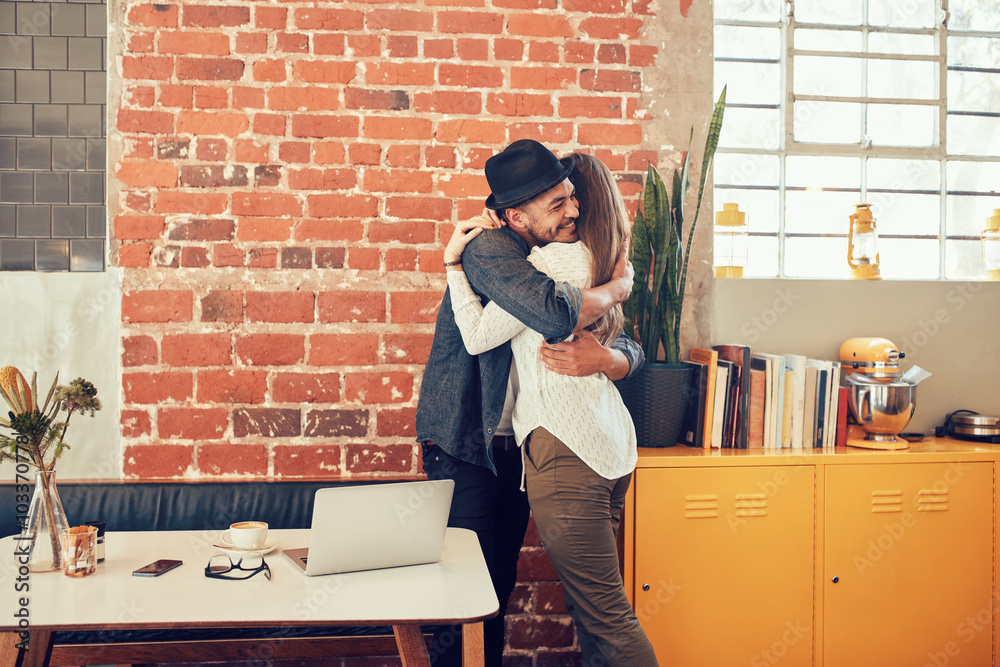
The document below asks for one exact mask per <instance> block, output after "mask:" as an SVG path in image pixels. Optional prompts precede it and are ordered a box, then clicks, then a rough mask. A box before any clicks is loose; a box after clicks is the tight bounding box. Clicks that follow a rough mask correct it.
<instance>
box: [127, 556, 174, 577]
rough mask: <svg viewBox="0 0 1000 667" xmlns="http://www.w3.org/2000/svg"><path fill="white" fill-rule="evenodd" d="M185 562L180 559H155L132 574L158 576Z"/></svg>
mask: <svg viewBox="0 0 1000 667" xmlns="http://www.w3.org/2000/svg"><path fill="white" fill-rule="evenodd" d="M183 562H184V561H180V560H170V559H169V558H161V559H160V560H157V561H153V562H152V563H150V564H149V565H143V566H142V567H140V568H139V569H138V570H135V571H134V572H132V575H133V576H136V577H158V576H160V575H161V574H163V573H164V572H168V571H169V570H172V569H174V568H175V567H177V566H178V565H180V564H181V563H183Z"/></svg>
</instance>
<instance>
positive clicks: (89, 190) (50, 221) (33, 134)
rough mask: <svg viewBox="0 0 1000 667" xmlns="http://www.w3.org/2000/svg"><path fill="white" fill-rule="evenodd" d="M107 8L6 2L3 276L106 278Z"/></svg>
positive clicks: (1, 105) (0, 50) (0, 19)
mask: <svg viewBox="0 0 1000 667" xmlns="http://www.w3.org/2000/svg"><path fill="white" fill-rule="evenodd" d="M106 60H107V5H106V3H104V2H102V0H83V1H78V0H71V1H68V2H63V1H60V2H35V1H31V0H28V1H24V0H4V1H3V2H0V271H103V270H104V256H105V241H106V236H107V208H106V206H105V196H106V194H105V193H106V185H105V184H106V167H105V162H106V158H105V155H106V150H107V149H106V144H107V140H106V137H107V128H106V127H105V117H106V113H105V112H106V109H107V83H106V79H107V73H106V66H105V62H106Z"/></svg>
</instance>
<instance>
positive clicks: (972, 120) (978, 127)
mask: <svg viewBox="0 0 1000 667" xmlns="http://www.w3.org/2000/svg"><path fill="white" fill-rule="evenodd" d="M947 132H948V153H949V155H982V156H993V157H1000V118H987V117H983V116H951V115H949V116H948V130H947Z"/></svg>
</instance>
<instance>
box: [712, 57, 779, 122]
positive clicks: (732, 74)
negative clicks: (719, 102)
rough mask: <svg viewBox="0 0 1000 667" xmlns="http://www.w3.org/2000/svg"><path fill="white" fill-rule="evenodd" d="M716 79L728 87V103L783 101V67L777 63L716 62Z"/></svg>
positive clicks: (717, 83)
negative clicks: (781, 82)
mask: <svg viewBox="0 0 1000 667" xmlns="http://www.w3.org/2000/svg"><path fill="white" fill-rule="evenodd" d="M715 81H716V85H725V86H726V87H727V89H726V104H774V105H777V104H779V103H780V102H781V84H780V81H781V67H780V66H779V65H777V64H773V65H772V64H766V63H734V62H725V61H721V62H716V63H715ZM720 92H721V88H720ZM727 113H728V111H727Z"/></svg>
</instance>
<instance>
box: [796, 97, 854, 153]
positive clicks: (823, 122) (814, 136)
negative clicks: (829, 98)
mask: <svg viewBox="0 0 1000 667" xmlns="http://www.w3.org/2000/svg"><path fill="white" fill-rule="evenodd" d="M793 111H794V113H795V121H794V124H793V127H792V136H793V138H794V139H795V141H800V142H803V143H817V144H818V143H824V144H857V143H860V142H861V105H860V104H849V103H846V102H796V103H795V104H794V105H793Z"/></svg>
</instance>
